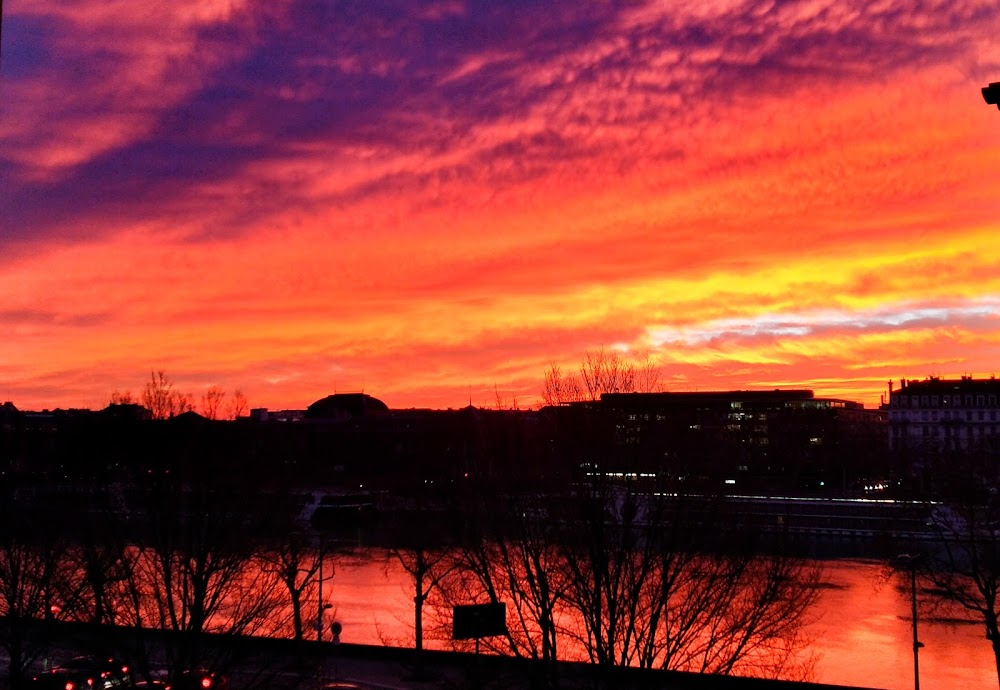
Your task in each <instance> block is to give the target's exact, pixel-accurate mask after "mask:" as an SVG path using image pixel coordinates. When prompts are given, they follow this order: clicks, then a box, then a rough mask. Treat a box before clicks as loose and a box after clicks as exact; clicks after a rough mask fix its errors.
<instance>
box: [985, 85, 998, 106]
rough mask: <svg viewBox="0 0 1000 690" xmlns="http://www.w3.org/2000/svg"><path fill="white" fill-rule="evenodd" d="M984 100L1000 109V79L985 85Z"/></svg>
mask: <svg viewBox="0 0 1000 690" xmlns="http://www.w3.org/2000/svg"><path fill="white" fill-rule="evenodd" d="M983 100H984V101H986V104H987V105H995V106H996V107H997V110H1000V81H995V82H993V83H991V84H990V85H989V86H984V87H983Z"/></svg>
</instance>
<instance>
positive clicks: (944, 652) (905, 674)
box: [330, 549, 997, 690]
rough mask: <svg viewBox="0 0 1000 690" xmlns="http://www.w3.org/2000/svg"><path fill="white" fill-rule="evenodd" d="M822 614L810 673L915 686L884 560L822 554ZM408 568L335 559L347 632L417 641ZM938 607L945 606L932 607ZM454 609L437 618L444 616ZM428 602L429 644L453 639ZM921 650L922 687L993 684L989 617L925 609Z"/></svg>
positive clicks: (907, 634)
mask: <svg viewBox="0 0 1000 690" xmlns="http://www.w3.org/2000/svg"><path fill="white" fill-rule="evenodd" d="M822 565H823V577H822V582H823V587H822V591H821V593H820V597H819V600H818V603H817V604H816V614H817V615H816V617H815V620H814V621H813V622H812V623H810V624H809V625H808V626H807V628H806V630H805V634H806V635H807V637H809V638H810V639H811V640H812V642H811V645H810V649H809V653H810V654H811V655H812V656H813V657H814V659H815V668H814V670H813V673H812V676H811V680H814V681H818V682H823V683H832V684H839V685H859V686H867V687H878V688H888V689H893V690H895V689H897V688H898V689H899V690H908V689H909V688H912V687H913V656H912V648H911V629H910V605H909V595H908V590H907V589H906V587H905V585H906V583H905V582H904V581H903V580H901V579H897V578H896V577H895V576H892V575H887V572H886V568H885V564H884V562H880V561H874V560H834V561H823V562H822ZM412 596H413V594H412V583H411V582H409V576H408V575H407V574H406V572H405V571H404V570H403V569H402V567H401V566H400V565H399V563H398V562H397V561H395V559H390V558H388V557H387V556H386V554H385V553H384V552H382V551H380V550H377V549H369V550H364V551H361V552H358V553H355V554H353V555H352V556H351V557H347V558H342V559H339V560H338V564H337V570H336V575H335V576H334V578H333V582H332V592H331V595H330V597H331V601H333V602H334V606H335V611H336V617H337V619H338V620H339V621H340V622H341V623H343V626H344V630H343V633H342V635H341V639H342V640H343V641H345V642H356V643H361V644H384V643H390V644H395V645H412V644H413V622H412V621H413V599H412ZM935 613H938V612H935ZM447 618H448V614H447V612H441V611H439V612H437V618H436V620H438V621H440V622H446V620H447ZM434 620H435V612H434V611H428V629H427V630H425V635H426V645H427V646H428V647H429V648H438V649H447V648H450V647H451V641H450V640H449V639H446V638H447V636H446V635H445V634H443V633H444V630H441V631H438V634H435V632H434V630H433V628H434ZM920 637H921V641H923V642H924V644H925V645H926V646H925V647H924V649H922V650H921V652H920V671H921V673H920V675H921V685H922V686H923V687H925V688H976V687H994V686H995V685H996V683H997V677H996V670H995V667H994V664H993V657H992V653H991V651H990V647H989V644H988V642H987V641H986V640H985V639H984V638H983V635H982V626H981V625H979V624H974V623H961V622H956V621H954V620H942V618H941V617H940V616H938V617H934V616H931V615H923V616H922V618H921V626H920Z"/></svg>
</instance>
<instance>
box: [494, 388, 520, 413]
mask: <svg viewBox="0 0 1000 690" xmlns="http://www.w3.org/2000/svg"><path fill="white" fill-rule="evenodd" d="M493 409H495V410H518V409H520V406H519V405H518V402H517V396H516V395H513V394H510V393H508V392H506V391H501V390H500V388H499V386H497V385H496V384H493Z"/></svg>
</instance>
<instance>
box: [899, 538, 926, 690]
mask: <svg viewBox="0 0 1000 690" xmlns="http://www.w3.org/2000/svg"><path fill="white" fill-rule="evenodd" d="M919 560H920V554H916V555H910V554H908V553H904V554H901V555H900V556H898V557H897V558H896V561H897V562H898V563H899V564H900V565H903V566H905V567H907V568H909V570H910V605H911V607H912V609H911V610H912V615H913V690H920V648H921V647H923V646H924V643H923V642H921V641H920V640H919V639H917V562H918V561H919Z"/></svg>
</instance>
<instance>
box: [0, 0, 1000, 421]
mask: <svg viewBox="0 0 1000 690" xmlns="http://www.w3.org/2000/svg"><path fill="white" fill-rule="evenodd" d="M5 9H7V12H6V13H5V17H4V19H5V29H7V30H6V31H5V32H4V44H3V46H2V49H3V63H2V71H3V78H2V79H0V103H2V105H0V111H2V113H0V114H2V116H0V204H2V207H3V208H4V209H5V213H4V215H3V218H2V219H0V267H2V270H0V304H2V305H3V306H2V307H0V324H3V325H4V330H5V331H6V332H7V333H10V334H12V335H11V336H9V337H5V338H3V339H2V340H0V391H3V390H4V389H5V387H6V388H9V390H10V392H11V393H10V394H11V397H13V398H15V402H17V403H19V404H23V405H27V406H43V405H47V406H53V405H56V404H64V405H65V404H79V401H81V400H88V401H90V400H91V399H97V398H101V397H102V396H106V394H107V393H108V392H110V390H112V389H113V388H119V389H121V388H126V387H128V386H129V385H133V387H137V386H138V385H140V383H139V382H140V381H141V380H142V378H143V377H144V375H145V374H144V372H148V370H149V369H150V368H151V367H155V368H165V369H168V370H169V371H171V372H172V373H173V374H174V376H175V377H176V378H177V379H178V380H179V382H181V383H184V384H186V385H189V386H191V387H193V388H197V387H199V386H208V385H227V386H230V387H233V386H236V385H240V386H242V387H243V388H244V389H245V390H247V391H248V392H249V393H250V394H251V397H252V399H253V400H254V401H255V402H259V404H264V405H269V406H274V407H289V406H304V405H306V404H308V403H309V402H310V401H311V400H312V399H314V398H316V397H319V396H320V395H322V394H325V393H326V392H328V391H329V389H330V388H331V386H333V385H337V386H339V387H340V388H341V389H345V388H359V387H362V386H364V387H365V389H366V390H368V391H369V392H372V393H373V394H376V395H379V396H380V397H383V398H384V399H386V400H387V402H389V403H390V404H396V405H411V404H416V405H431V406H437V405H460V404H467V403H468V402H469V397H470V395H471V397H472V398H473V402H482V400H479V399H476V393H475V391H476V390H482V391H486V392H489V391H492V390H493V388H494V385H498V386H500V387H501V388H508V389H510V390H511V391H516V392H517V394H518V395H519V396H520V397H521V398H522V400H523V401H524V402H530V401H531V400H532V396H534V395H536V394H537V391H538V386H539V385H540V384H539V382H540V379H541V372H542V369H543V368H544V367H545V366H546V365H547V364H548V363H549V362H552V361H556V362H560V363H563V364H564V365H567V366H572V365H573V363H575V362H577V361H578V360H579V359H580V357H581V356H582V354H583V352H584V351H586V350H587V349H594V348H597V347H602V346H611V345H613V344H621V345H623V346H626V347H628V348H629V351H633V352H642V353H645V352H651V353H652V354H654V355H655V356H657V357H658V358H660V359H661V361H662V363H663V365H664V369H665V374H666V376H665V378H666V379H667V380H668V381H669V382H670V385H676V386H684V387H698V388H701V389H707V388H712V387H720V386H721V387H741V388H746V387H755V386H766V387H774V385H785V384H788V385H796V386H812V387H816V388H817V389H818V390H820V391H835V392H838V393H843V394H845V395H847V394H850V395H851V396H852V397H856V398H859V399H864V400H866V401H867V402H875V401H877V399H878V395H879V393H880V392H881V391H882V388H883V386H884V383H885V381H886V380H887V378H888V377H890V376H891V377H895V378H899V377H900V376H906V377H914V376H917V377H919V376H923V375H926V374H929V373H936V374H943V375H954V374H957V373H990V372H991V371H992V370H993V367H994V366H996V360H997V355H998V348H997V335H998V334H1000V328H998V324H997V319H996V317H994V316H993V314H994V313H995V311H996V306H997V300H998V295H1000V248H998V247H997V245H996V242H995V240H994V239H993V238H995V237H996V234H997V230H998V228H997V221H996V219H997V218H998V217H1000V213H998V211H1000V199H998V198H997V196H996V193H995V191H996V182H997V180H998V179H1000V155H998V154H1000V136H998V131H1000V130H998V127H1000V124H998V123H1000V120H998V118H997V114H996V111H995V110H992V109H989V108H987V107H986V106H985V105H984V104H983V103H982V101H981V98H980V97H979V93H978V89H979V87H980V86H982V85H983V84H985V83H986V82H988V81H995V80H996V79H997V78H998V76H997V75H1000V48H998V47H997V46H996V42H995V36H996V35H997V30H998V29H1000V10H998V9H997V8H996V7H995V6H994V3H987V2H956V3H948V4H938V5H933V4H932V5H925V6H921V7H913V6H912V3H903V2H894V1H892V0H888V1H887V2H880V3H873V4H869V5H867V6H864V7H849V6H846V5H844V4H843V3H836V2H832V1H831V2H790V3H743V2H719V3H696V4H693V5H692V4H690V3H688V4H684V3H671V2H642V3H632V4H629V5H627V6H623V7H616V6H614V5H606V4H591V3H555V4H553V3H532V2H523V3H515V4H509V3H508V4H503V5H496V4H495V3H494V4H490V3H475V2H468V3H461V2H440V3H432V4H427V3H419V4H406V3H398V2H393V3H380V2H371V3H364V4H360V5H351V4H347V5H344V4H330V3H325V2H304V1H303V2H295V1H291V0H289V1H287V2H280V3H269V4H267V5H260V4H253V3H250V4H246V3H242V2H229V1H226V2H221V1H220V2H195V1H194V0H191V1H190V2H186V1H185V2H177V3H172V4H170V5H164V6H162V7H157V8H146V7H145V6H140V5H137V4H135V3H128V2H110V3H109V2H103V3H99V2H90V1H88V0H77V1H75V2H69V3H65V2H32V3H27V2H12V3H9V7H8V8H5ZM334 379H336V380H334ZM59 381H63V383H64V386H63V388H62V390H61V391H60V389H59ZM128 381H135V382H136V383H135V384H128ZM488 399H490V395H487V394H486V393H483V400H488Z"/></svg>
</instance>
